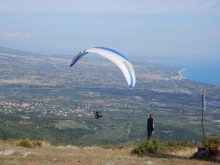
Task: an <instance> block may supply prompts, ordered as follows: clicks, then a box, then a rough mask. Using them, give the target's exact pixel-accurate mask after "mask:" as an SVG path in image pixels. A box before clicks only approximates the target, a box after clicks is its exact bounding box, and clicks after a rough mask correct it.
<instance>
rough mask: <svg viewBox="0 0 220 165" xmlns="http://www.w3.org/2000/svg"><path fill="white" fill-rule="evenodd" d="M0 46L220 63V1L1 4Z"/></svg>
mask: <svg viewBox="0 0 220 165" xmlns="http://www.w3.org/2000/svg"><path fill="white" fill-rule="evenodd" d="M0 3H1V5H0V22H1V26H0V46H5V47H9V48H15V49H20V50H28V51H37V52H44V53H56V54H69V55H75V54H76V53H78V52H79V51H82V50H84V49H86V48H89V47H93V46H105V47H110V48H113V49H116V50H118V51H120V52H122V53H123V54H126V55H128V56H131V55H132V56H149V57H153V58H154V57H155V58H185V57H186V58H205V57H207V58H218V57H219V55H220V53H219V52H220V46H219V45H220V0H193V1H192V0H185V1H182V0H167V1H164V0H154V1H152V0H137V1H132V0H120V1H116V0H112V1H103V0H93V1H90V0H81V1H71V0H63V1H61V0H57V1H52V0H46V1H43V0H38V1H27V0H19V1H17V0H7V1H6V0H0Z"/></svg>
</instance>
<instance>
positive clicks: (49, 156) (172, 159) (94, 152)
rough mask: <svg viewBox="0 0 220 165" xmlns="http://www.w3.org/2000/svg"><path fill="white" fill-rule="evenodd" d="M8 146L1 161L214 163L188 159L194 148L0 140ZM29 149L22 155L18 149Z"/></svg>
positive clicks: (22, 164)
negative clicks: (142, 149)
mask: <svg viewBox="0 0 220 165" xmlns="http://www.w3.org/2000/svg"><path fill="white" fill-rule="evenodd" d="M8 149H12V150H14V151H15V152H14V153H13V154H12V155H8V156H4V155H0V164H1V165H78V164H80V165H127V164H135V165H139V164H147V161H151V162H154V165H159V164H160V165H171V164H172V165H190V164H193V165H211V164H213V165H214V164H217V163H213V162H208V161H201V160H190V159H188V157H189V156H190V154H193V152H194V150H190V149H188V150H187V151H182V152H178V153H171V154H164V155H163V154H149V155H144V156H140V157H139V156H135V155H131V154H130V150H131V149H128V148H126V149H103V148H99V147H81V148H79V147H75V146H65V147H64V146H59V147H54V146H50V144H49V143H46V142H43V145H42V147H35V148H25V147H21V146H17V145H14V144H12V143H3V142H1V143H0V151H4V150H8ZM24 152H31V155H29V156H27V157H23V155H22V153H24Z"/></svg>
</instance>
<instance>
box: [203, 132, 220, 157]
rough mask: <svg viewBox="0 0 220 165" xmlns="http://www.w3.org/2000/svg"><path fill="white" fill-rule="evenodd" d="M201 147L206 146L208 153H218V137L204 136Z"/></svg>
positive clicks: (219, 141) (219, 144)
mask: <svg viewBox="0 0 220 165" xmlns="http://www.w3.org/2000/svg"><path fill="white" fill-rule="evenodd" d="M202 147H207V148H208V149H209V151H210V155H217V154H218V153H219V147H220V138H219V137H207V136H205V137H204V138H203V140H202Z"/></svg>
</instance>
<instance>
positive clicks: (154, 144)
mask: <svg viewBox="0 0 220 165" xmlns="http://www.w3.org/2000/svg"><path fill="white" fill-rule="evenodd" d="M192 146H193V145H192V144H190V143H189V142H188V141H187V140H184V141H182V142H180V143H177V142H175V141H168V142H167V143H166V144H164V143H162V142H160V141H159V139H158V138H156V139H153V140H152V141H151V140H144V141H143V142H142V143H141V144H139V145H138V146H136V147H134V148H133V150H131V153H132V154H142V153H156V152H163V153H164V152H173V151H178V150H182V149H184V148H185V147H192Z"/></svg>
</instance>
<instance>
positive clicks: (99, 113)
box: [95, 111, 102, 119]
mask: <svg viewBox="0 0 220 165" xmlns="http://www.w3.org/2000/svg"><path fill="white" fill-rule="evenodd" d="M100 117H102V114H101V112H99V111H96V113H95V118H96V119H99V118H100Z"/></svg>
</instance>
